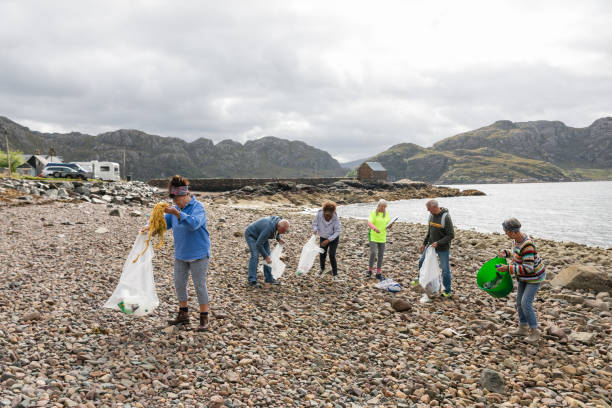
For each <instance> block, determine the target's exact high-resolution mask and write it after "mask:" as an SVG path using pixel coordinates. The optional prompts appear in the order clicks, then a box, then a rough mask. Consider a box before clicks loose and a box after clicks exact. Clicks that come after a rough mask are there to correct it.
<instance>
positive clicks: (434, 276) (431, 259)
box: [419, 246, 442, 297]
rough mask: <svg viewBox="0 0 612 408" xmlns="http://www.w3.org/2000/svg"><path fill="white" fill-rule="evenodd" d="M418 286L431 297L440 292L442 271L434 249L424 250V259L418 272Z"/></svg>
mask: <svg viewBox="0 0 612 408" xmlns="http://www.w3.org/2000/svg"><path fill="white" fill-rule="evenodd" d="M419 284H420V285H421V287H422V288H423V290H424V291H425V293H426V294H427V295H428V296H429V297H432V296H433V295H435V294H436V293H438V292H440V289H441V287H442V270H441V269H440V261H439V260H438V254H437V253H436V250H435V248H433V247H431V246H429V247H427V249H426V250H425V259H424V260H423V265H421V269H420V270H419Z"/></svg>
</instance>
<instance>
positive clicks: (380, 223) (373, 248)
mask: <svg viewBox="0 0 612 408" xmlns="http://www.w3.org/2000/svg"><path fill="white" fill-rule="evenodd" d="M392 225H393V223H392V222H391V217H390V216H389V213H388V212H387V202H386V201H385V200H383V199H380V200H379V201H378V205H377V206H376V209H375V210H374V211H372V212H371V213H370V218H369V219H368V227H369V230H368V238H369V241H370V264H369V268H368V274H367V276H368V278H371V277H372V271H373V270H374V259H375V258H376V253H377V252H378V259H377V261H376V279H382V274H381V271H382V262H383V256H384V254H385V243H386V242H387V229H388V228H391V226H392Z"/></svg>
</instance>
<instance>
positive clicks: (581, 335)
mask: <svg viewBox="0 0 612 408" xmlns="http://www.w3.org/2000/svg"><path fill="white" fill-rule="evenodd" d="M595 336H596V333H589V332H573V333H571V334H570V335H569V338H570V340H573V341H578V342H580V343H584V344H593V340H594V339H595Z"/></svg>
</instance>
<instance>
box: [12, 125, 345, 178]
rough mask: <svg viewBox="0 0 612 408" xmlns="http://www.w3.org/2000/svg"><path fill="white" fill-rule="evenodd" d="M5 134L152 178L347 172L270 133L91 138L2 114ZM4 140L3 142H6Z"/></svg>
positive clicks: (19, 144) (17, 145) (31, 147)
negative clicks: (34, 127)
mask: <svg viewBox="0 0 612 408" xmlns="http://www.w3.org/2000/svg"><path fill="white" fill-rule="evenodd" d="M0 134H1V135H4V134H7V135H8V139H9V144H10V146H11V147H12V148H13V149H18V150H21V151H22V152H24V153H26V154H32V153H34V152H35V151H36V150H39V151H40V152H42V153H46V152H48V150H49V148H51V147H53V148H54V149H55V151H56V153H57V155H59V156H63V158H64V160H65V161H86V160H105V161H114V162H117V163H120V164H123V153H124V150H125V154H126V167H127V174H131V175H132V177H133V178H134V179H137V180H148V179H152V178H157V177H168V176H170V175H173V174H181V175H184V176H186V177H192V178H196V177H279V178H282V177H311V176H341V175H343V174H344V173H345V172H346V170H343V169H342V168H341V167H340V164H339V163H338V162H337V161H336V160H335V159H334V158H332V157H331V156H330V155H329V154H328V153H327V152H325V151H322V150H319V149H316V148H314V147H312V146H309V145H307V144H306V143H304V142H299V141H289V140H284V139H279V138H276V137H271V136H269V137H264V138H261V139H257V140H252V141H248V142H246V143H245V144H241V143H238V142H235V141H232V140H224V141H222V142H219V143H217V144H214V143H213V142H212V140H210V139H205V138H200V139H198V140H195V141H193V142H191V143H188V142H186V141H184V140H182V139H178V138H173V137H162V136H155V135H150V134H147V133H144V132H141V131H138V130H125V129H121V130H116V131H113V132H107V133H102V134H100V135H97V136H91V135H87V134H82V133H77V132H73V133H66V134H57V133H40V132H36V131H31V130H30V129H28V128H27V127H24V126H21V125H19V124H17V123H15V122H13V121H11V120H9V119H7V118H5V117H1V116H0ZM3 142H4V141H2V144H4V143H3Z"/></svg>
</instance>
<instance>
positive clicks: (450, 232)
mask: <svg viewBox="0 0 612 408" xmlns="http://www.w3.org/2000/svg"><path fill="white" fill-rule="evenodd" d="M425 206H426V207H427V211H429V213H430V215H429V225H428V228H427V235H425V239H424V240H423V245H421V247H420V248H419V252H420V253H421V254H423V255H422V256H421V259H420V260H419V270H420V269H421V265H423V261H424V260H425V255H424V251H425V248H426V246H429V245H431V247H432V248H435V249H436V253H437V254H438V257H439V259H440V269H442V285H443V286H444V291H443V292H442V296H445V297H450V294H451V271H450V247H451V241H452V239H453V238H454V237H455V230H454V228H453V221H452V220H451V217H450V214H449V213H448V210H447V209H446V208H440V207H439V205H438V202H437V201H436V200H429V201H427V203H425ZM417 283H418V281H417Z"/></svg>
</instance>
